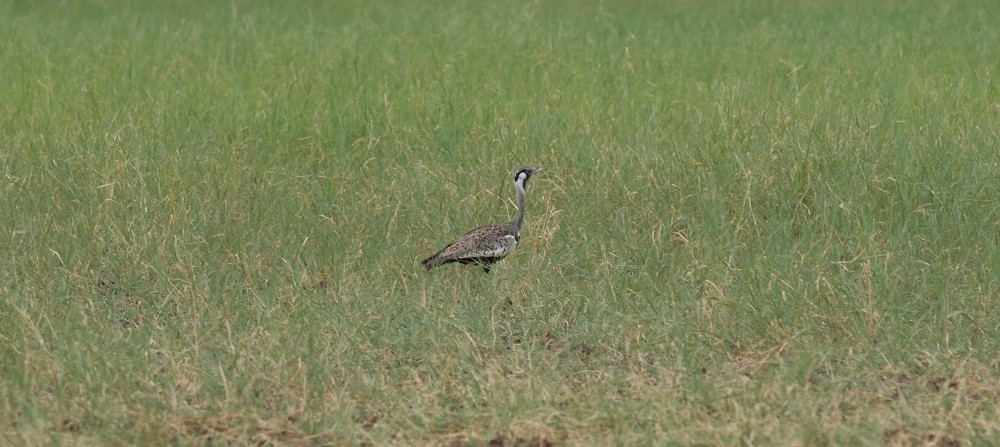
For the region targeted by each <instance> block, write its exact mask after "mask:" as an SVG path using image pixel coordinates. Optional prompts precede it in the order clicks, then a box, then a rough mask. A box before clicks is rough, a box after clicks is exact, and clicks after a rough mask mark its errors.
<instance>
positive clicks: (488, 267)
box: [483, 264, 490, 273]
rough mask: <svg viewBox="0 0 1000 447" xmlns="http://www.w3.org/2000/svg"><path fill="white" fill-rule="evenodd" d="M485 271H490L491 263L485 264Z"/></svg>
mask: <svg viewBox="0 0 1000 447" xmlns="http://www.w3.org/2000/svg"><path fill="white" fill-rule="evenodd" d="M483 271H484V272H486V273H489V272H490V265H489V264H483Z"/></svg>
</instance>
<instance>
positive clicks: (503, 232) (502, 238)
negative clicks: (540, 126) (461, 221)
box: [423, 168, 542, 273]
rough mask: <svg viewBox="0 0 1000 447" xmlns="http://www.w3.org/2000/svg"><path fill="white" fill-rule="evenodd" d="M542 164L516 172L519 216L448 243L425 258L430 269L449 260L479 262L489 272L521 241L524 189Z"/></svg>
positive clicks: (476, 230)
mask: <svg viewBox="0 0 1000 447" xmlns="http://www.w3.org/2000/svg"><path fill="white" fill-rule="evenodd" d="M538 172H542V168H521V169H520V170H518V171H517V173H515V174H514V190H515V191H517V218H515V219H514V220H512V221H510V222H504V223H495V224H489V225H483V226H481V227H478V228H475V229H472V230H471V231H469V232H468V233H465V234H463V235H462V237H460V238H458V239H457V240H456V241H455V242H452V243H450V244H448V245H446V246H445V247H444V248H442V249H441V251H439V252H437V253H436V254H435V255H434V256H431V257H429V258H427V259H424V261H423V264H424V267H426V268H427V270H430V269H432V268H434V267H437V266H439V265H442V264H447V263H449V262H458V263H462V264H478V265H480V266H481V267H482V268H483V271H484V272H486V273H489V272H490V266H491V265H493V263H495V262H497V261H499V260H501V259H503V258H504V257H505V256H507V255H509V254H510V253H511V252H512V251H514V248H515V247H517V243H518V242H520V241H521V225H523V224H524V189H525V188H527V187H528V179H530V178H531V176H532V175H534V174H535V173H538Z"/></svg>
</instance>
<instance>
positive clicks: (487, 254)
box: [441, 224, 517, 259]
mask: <svg viewBox="0 0 1000 447" xmlns="http://www.w3.org/2000/svg"><path fill="white" fill-rule="evenodd" d="M516 246H517V239H516V238H515V237H514V235H512V234H510V231H509V230H508V228H506V225H504V224H491V225H484V226H482V227H479V228H475V229H473V230H472V231H469V232H468V233H465V234H464V235H462V237H460V238H458V240H457V241H455V242H453V243H452V244H451V245H449V246H448V247H445V249H444V250H442V253H441V254H442V256H445V257H453V258H455V259H464V258H495V257H503V256H507V255H508V254H510V252H512V251H514V247H516Z"/></svg>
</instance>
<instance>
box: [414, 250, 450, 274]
mask: <svg viewBox="0 0 1000 447" xmlns="http://www.w3.org/2000/svg"><path fill="white" fill-rule="evenodd" d="M440 254H441V252H437V253H435V254H434V256H431V257H429V258H427V259H424V260H423V261H421V262H420V263H421V264H423V265H424V268H426V269H427V270H430V269H432V268H434V267H437V266H439V265H441V264H443V263H444V261H443V260H442V259H441V258H440V257H439V256H438V255H440Z"/></svg>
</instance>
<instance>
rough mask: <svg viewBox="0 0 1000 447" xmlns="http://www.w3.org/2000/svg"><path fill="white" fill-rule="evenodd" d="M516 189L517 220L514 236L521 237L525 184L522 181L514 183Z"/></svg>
mask: <svg viewBox="0 0 1000 447" xmlns="http://www.w3.org/2000/svg"><path fill="white" fill-rule="evenodd" d="M514 189H515V190H516V191H517V220H515V221H514V234H516V235H518V236H520V235H521V225H524V183H523V182H522V181H520V180H518V181H516V182H514Z"/></svg>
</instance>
